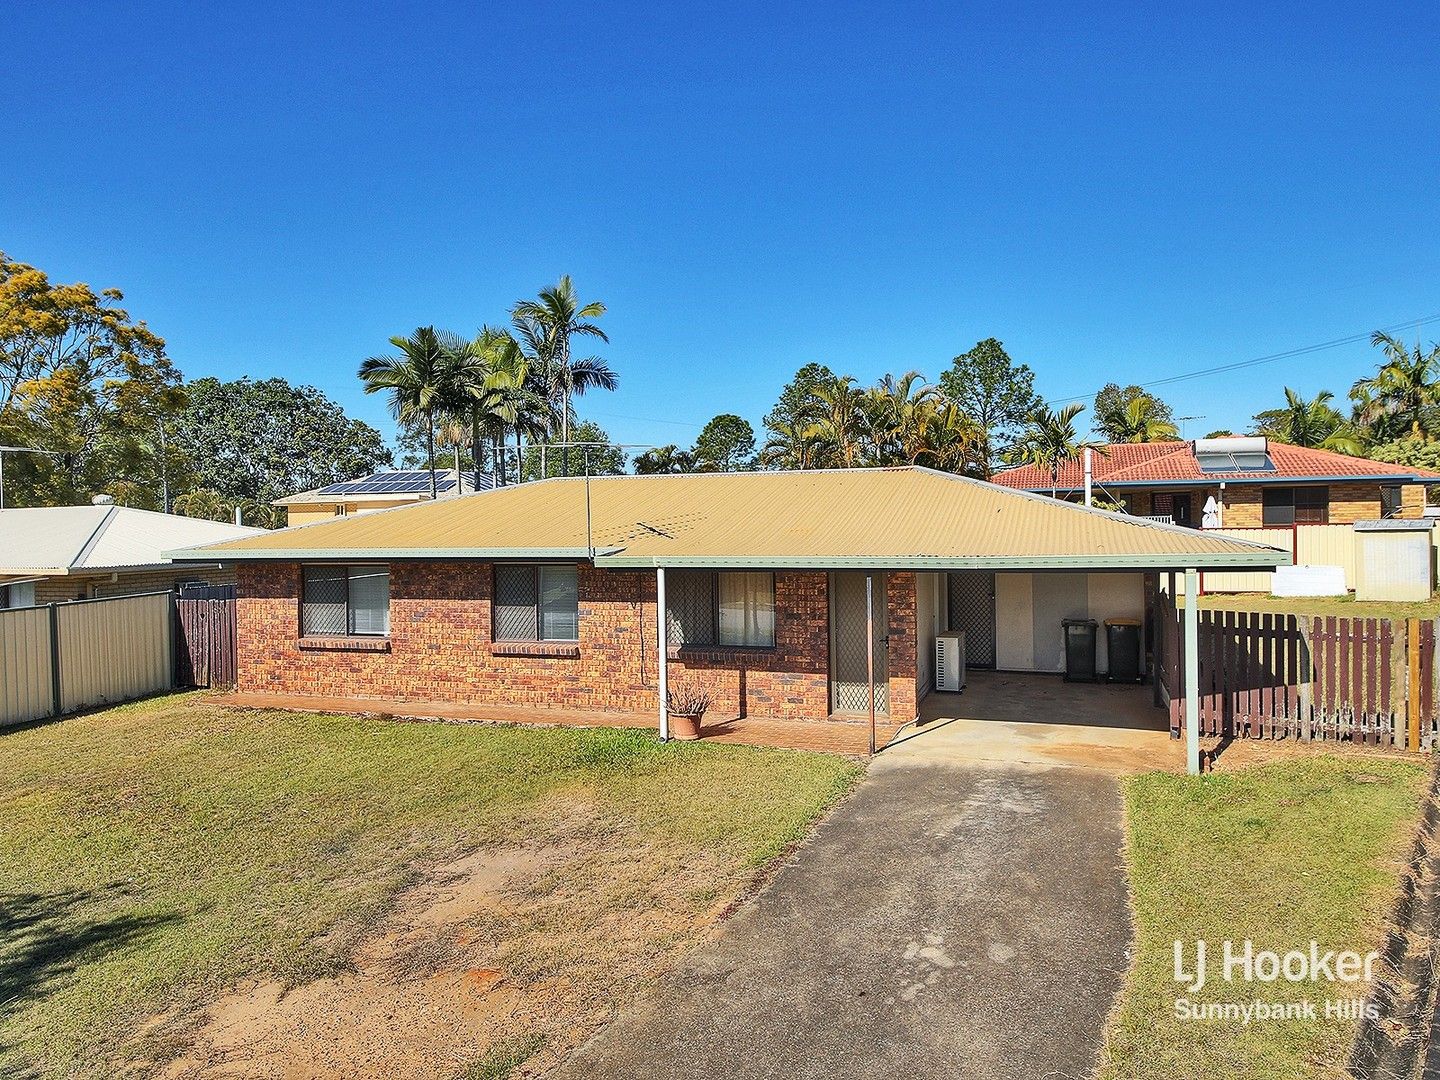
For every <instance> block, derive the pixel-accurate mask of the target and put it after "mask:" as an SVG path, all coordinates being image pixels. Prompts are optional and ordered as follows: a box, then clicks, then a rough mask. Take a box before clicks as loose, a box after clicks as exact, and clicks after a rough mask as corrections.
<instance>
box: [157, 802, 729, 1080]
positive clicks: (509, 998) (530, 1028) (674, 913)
mask: <svg viewBox="0 0 1440 1080" xmlns="http://www.w3.org/2000/svg"><path fill="white" fill-rule="evenodd" d="M585 824H586V823H584V822H579V823H577V822H574V821H573V820H572V822H571V825H570V827H569V828H567V830H566V834H565V835H563V836H560V837H556V838H547V839H546V840H545V841H543V842H538V843H532V844H527V845H523V846H516V847H509V848H499V849H489V850H481V851H476V852H472V853H470V854H467V855H465V856H464V857H462V858H460V859H457V860H455V861H453V862H451V863H449V864H447V865H444V866H440V867H438V868H436V869H435V870H434V871H433V872H432V873H430V874H428V875H427V876H426V878H425V880H424V881H423V882H422V883H421V884H419V885H417V886H415V887H413V888H411V889H410V890H408V891H406V892H405V893H403V894H401V896H400V898H399V899H398V901H397V903H396V905H395V907H394V909H393V910H392V912H391V914H389V915H388V916H387V917H386V918H385V919H384V920H383V921H382V922H381V923H380V924H379V925H378V926H377V927H375V928H374V930H373V931H372V932H371V933H370V934H368V935H367V936H366V937H365V938H364V939H363V941H362V942H361V944H360V946H359V948H358V949H357V950H356V951H355V952H354V954H353V957H352V963H351V970H348V971H346V972H344V973H342V974H340V975H338V976H335V977H333V978H322V979H318V980H315V981H313V982H309V983H306V984H304V985H301V986H296V987H286V986H284V985H282V984H280V983H277V982H252V983H247V984H244V985H241V986H239V987H236V988H234V989H233V990H232V991H231V992H230V993H228V994H226V995H225V996H224V997H222V998H221V999H220V1000H218V1001H217V1002H215V1003H214V1004H213V1005H212V1006H211V1007H210V1008H209V1009H208V1010H207V1011H206V1013H205V1014H204V1019H203V1020H202V1022H201V1026H200V1028H199V1031H198V1033H197V1034H195V1035H194V1037H193V1041H192V1042H191V1043H190V1048H189V1049H188V1050H187V1051H186V1052H185V1053H184V1054H183V1055H182V1056H180V1057H178V1058H176V1059H175V1060H173V1061H171V1062H170V1063H169V1064H168V1065H166V1066H165V1067H164V1068H163V1069H162V1070H161V1071H160V1075H162V1076H165V1077H170V1078H174V1080H193V1078H207V1080H208V1078H218V1077H231V1076H245V1077H284V1078H286V1080H292V1078H298V1077H332V1076H406V1077H416V1078H421V1077H434V1078H453V1077H457V1076H467V1075H469V1076H492V1075H494V1076H504V1075H512V1074H511V1073H510V1072H509V1070H510V1069H511V1067H512V1066H516V1065H518V1066H519V1067H518V1068H517V1069H516V1070H515V1071H514V1073H513V1075H517V1076H530V1075H535V1074H537V1073H539V1072H542V1071H544V1070H546V1069H548V1068H549V1067H551V1066H552V1065H554V1064H555V1063H556V1062H557V1061H558V1060H560V1059H561V1058H562V1057H563V1056H564V1055H565V1054H566V1053H567V1052H568V1051H569V1050H570V1049H571V1048H572V1047H573V1046H575V1045H576V1044H577V1043H579V1042H581V1041H583V1040H584V1039H585V1038H587V1037H588V1036H589V1035H590V1034H591V1033H592V1032H593V1031H594V1030H595V1029H596V1028H597V1027H598V1026H600V1025H601V1024H603V1023H605V1022H606V1021H607V1020H609V1019H610V1017H611V1015H612V1012H613V1009H614V1008H615V1006H616V1004H617V1003H618V1002H619V1001H620V1000H623V999H624V998H625V997H626V996H627V994H628V992H629V991H628V990H627V986H635V985H637V984H642V983H643V982H645V981H648V979H649V978H652V977H654V976H655V975H656V974H658V973H659V972H660V971H662V970H664V969H665V968H667V967H668V966H669V964H670V962H671V961H672V960H673V958H674V957H675V956H677V955H678V954H679V953H680V952H681V951H683V949H684V947H685V946H686V945H687V944H688V943H690V942H691V941H693V940H694V939H696V938H697V937H698V936H700V935H701V934H703V933H704V931H705V930H706V929H707V928H708V927H709V926H710V925H711V924H713V923H714V922H715V921H716V920H717V919H718V918H719V916H720V914H721V913H722V912H723V911H724V910H725V908H726V906H727V904H728V903H729V902H731V901H732V900H733V899H734V897H735V895H736V894H737V893H738V892H739V891H741V890H743V889H744V887H745V886H746V884H747V881H748V879H747V876H746V875H745V874H744V873H731V874H729V875H727V874H726V872H725V870H724V869H723V868H721V867H720V866H718V865H715V864H714V861H713V860H707V859H705V858H703V857H702V859H701V860H700V861H701V864H702V865H696V861H695V857H694V853H693V852H691V853H685V854H682V853H680V852H678V851H676V852H669V851H665V850H657V849H653V848H638V849H637V848H630V849H626V848H624V847H623V846H621V847H619V848H617V847H616V846H615V844H614V839H615V838H614V837H613V836H610V837H607V836H605V835H603V830H599V831H597V832H590V831H588V830H587V829H585V828H584V827H583V826H584V825H585ZM591 824H593V823H591ZM717 876H718V878H719V879H720V880H722V881H724V884H725V887H724V888H722V889H721V890H719V891H717V890H716V889H715V885H716V882H717Z"/></svg>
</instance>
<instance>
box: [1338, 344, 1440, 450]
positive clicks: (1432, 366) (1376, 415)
mask: <svg viewBox="0 0 1440 1080" xmlns="http://www.w3.org/2000/svg"><path fill="white" fill-rule="evenodd" d="M1370 344H1371V345H1373V346H1375V347H1377V348H1380V349H1383V350H1384V352H1385V362H1384V363H1383V364H1381V365H1380V368H1379V370H1378V371H1376V373H1375V374H1374V375H1373V376H1371V377H1370V378H1368V379H1361V380H1360V381H1358V382H1357V383H1356V384H1355V385H1354V387H1352V388H1351V390H1350V396H1351V398H1352V399H1354V400H1356V403H1357V405H1363V408H1364V412H1363V413H1362V414H1361V415H1362V419H1363V420H1364V421H1365V422H1367V423H1377V424H1378V423H1380V422H1382V421H1383V420H1384V419H1385V418H1387V417H1392V418H1394V419H1395V420H1398V421H1400V422H1403V423H1408V424H1409V426H1410V434H1411V435H1412V436H1413V437H1414V438H1417V439H1419V438H1422V437H1424V435H1425V434H1426V432H1425V430H1424V428H1425V414H1426V412H1427V410H1430V409H1432V408H1434V407H1435V406H1436V405H1440V385H1437V381H1436V380H1437V376H1440V345H1437V344H1435V343H1433V342H1432V343H1431V347H1430V351H1429V352H1428V353H1426V352H1422V351H1421V349H1420V343H1419V342H1418V341H1417V342H1416V343H1415V348H1414V349H1413V350H1412V349H1410V348H1409V346H1407V345H1405V344H1404V343H1403V342H1401V341H1400V340H1398V339H1397V338H1393V337H1391V336H1390V335H1389V334H1386V333H1384V332H1382V331H1380V330H1376V331H1375V333H1373V334H1371V335H1370Z"/></svg>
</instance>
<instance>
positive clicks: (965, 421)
mask: <svg viewBox="0 0 1440 1080" xmlns="http://www.w3.org/2000/svg"><path fill="white" fill-rule="evenodd" d="M986 441H987V440H986V439H985V433H984V431H983V430H982V429H981V427H980V425H979V424H977V423H976V422H975V421H974V420H972V419H970V417H968V416H966V415H965V413H964V412H962V411H961V409H960V406H958V405H956V404H955V403H954V402H953V401H947V400H944V399H936V400H931V401H927V402H925V403H924V405H923V406H921V407H920V408H919V409H918V410H917V416H916V442H915V446H914V452H913V456H911V457H908V458H907V460H908V461H910V463H911V464H913V465H926V466H929V467H930V468H932V469H941V470H943V471H945V472H970V473H974V474H983V472H984V459H983V456H982V455H983V454H984V448H985V445H986Z"/></svg>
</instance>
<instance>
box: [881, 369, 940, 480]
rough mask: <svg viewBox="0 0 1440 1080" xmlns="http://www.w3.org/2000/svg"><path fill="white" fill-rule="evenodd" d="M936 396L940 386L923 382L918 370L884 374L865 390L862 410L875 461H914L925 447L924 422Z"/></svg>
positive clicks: (886, 462)
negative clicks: (898, 373)
mask: <svg viewBox="0 0 1440 1080" xmlns="http://www.w3.org/2000/svg"><path fill="white" fill-rule="evenodd" d="M939 398H940V388H939V387H937V386H928V385H926V383H925V376H923V375H921V374H920V372H918V371H907V372H906V373H905V374H904V375H902V376H900V378H898V379H897V378H895V377H894V376H893V375H886V376H885V377H884V378H883V379H881V380H880V382H879V383H877V384H876V385H875V386H872V387H871V388H870V389H868V390H866V391H865V399H864V404H863V408H862V412H863V413H864V415H865V420H866V424H865V426H866V428H867V430H868V432H869V435H870V444H871V458H872V460H873V461H874V462H875V464H877V465H892V464H898V463H901V462H908V463H909V464H911V465H913V464H915V462H916V460H917V458H918V457H919V455H920V454H921V453H922V452H923V450H924V444H923V437H922V426H923V422H924V420H925V418H926V417H927V416H928V415H929V414H930V412H931V411H932V410H931V406H932V405H933V403H934V402H936V401H937V400H939Z"/></svg>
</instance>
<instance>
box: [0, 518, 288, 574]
mask: <svg viewBox="0 0 1440 1080" xmlns="http://www.w3.org/2000/svg"><path fill="white" fill-rule="evenodd" d="M263 532H264V530H263V529H251V528H247V527H244V526H239V525H228V524H226V523H225V522H223V521H206V520H204V519H202V518H190V517H181V516H180V515H178V514H157V513H155V512H153V511H151V510H136V509H134V508H133V507H129V506H114V505H108V504H107V505H102V506H35V507H19V508H14V509H9V510H0V574H13V573H16V572H29V571H37V570H38V571H44V572H48V573H66V572H69V573H78V572H80V571H88V570H101V569H112V568H113V569H123V568H125V567H132V566H153V565H156V564H159V563H162V562H164V561H165V559H164V554H163V553H164V552H166V551H169V550H171V549H172V548H179V547H186V546H192V545H196V544H209V543H214V542H216V541H219V540H233V539H236V538H238V537H246V536H256V535H261V534H263Z"/></svg>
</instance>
